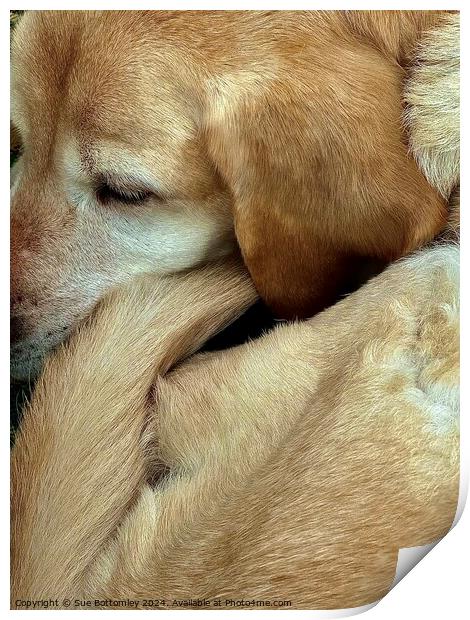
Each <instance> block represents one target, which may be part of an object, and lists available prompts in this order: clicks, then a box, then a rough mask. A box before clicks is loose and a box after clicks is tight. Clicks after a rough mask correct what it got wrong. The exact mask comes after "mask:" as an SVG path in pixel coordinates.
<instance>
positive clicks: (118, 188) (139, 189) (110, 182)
mask: <svg viewBox="0 0 470 620" xmlns="http://www.w3.org/2000/svg"><path fill="white" fill-rule="evenodd" d="M95 188H96V189H95V191H96V194H97V196H98V198H100V197H101V200H100V201H101V202H106V201H107V200H106V199H103V197H105V196H106V195H108V198H109V199H113V198H114V199H116V200H119V199H121V200H122V201H123V202H139V201H142V200H145V199H146V198H148V197H150V196H152V197H153V198H156V199H157V200H163V199H164V197H163V195H162V194H161V193H160V192H158V191H156V189H155V188H154V187H151V186H150V185H149V184H148V183H145V182H143V181H142V180H141V179H139V180H138V179H137V178H135V177H124V176H121V175H119V176H118V175H116V174H109V173H102V174H100V175H99V176H98V177H97V179H96V181H95Z"/></svg>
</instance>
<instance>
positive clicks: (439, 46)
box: [405, 15, 460, 197]
mask: <svg viewBox="0 0 470 620" xmlns="http://www.w3.org/2000/svg"><path fill="white" fill-rule="evenodd" d="M405 100H406V102H407V104H408V109H407V113H406V116H405V120H406V122H407V126H408V130H409V134H410V146H411V151H412V153H413V155H414V156H415V157H416V159H417V161H418V163H419V165H420V166H421V169H422V170H423V172H424V174H425V175H426V177H427V178H428V179H429V181H430V183H431V184H432V185H434V186H435V187H437V188H438V189H439V191H440V192H441V193H442V194H443V195H444V196H446V197H448V196H449V194H450V192H451V191H452V189H453V188H454V187H455V185H456V184H457V183H458V182H459V179H460V17H459V15H451V16H448V17H447V19H446V22H445V23H444V24H443V25H441V26H439V28H436V29H435V30H433V31H431V32H429V33H427V34H426V36H425V37H424V39H423V40H422V41H421V42H420V45H419V48H418V51H417V53H416V57H415V59H414V69H413V71H412V73H411V76H410V79H409V81H408V83H407V85H406V88H405Z"/></svg>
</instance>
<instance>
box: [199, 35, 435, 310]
mask: <svg viewBox="0 0 470 620" xmlns="http://www.w3.org/2000/svg"><path fill="white" fill-rule="evenodd" d="M335 53H336V54H338V53H341V52H338V51H337V50H336V51H335ZM343 56H344V57H343ZM343 56H340V58H341V62H340V63H338V60H337V58H332V59H331V60H329V59H328V58H325V57H322V59H321V61H320V62H318V61H316V59H315V58H314V57H312V59H309V63H304V64H302V65H301V66H300V68H299V66H297V65H298V64H299V63H296V65H295V66H292V67H289V66H288V65H287V64H286V63H284V66H285V67H286V68H285V69H284V70H283V72H282V71H280V70H279V71H280V72H279V74H278V75H277V76H275V77H273V76H272V75H271V76H270V77H269V78H263V76H262V75H254V76H252V77H251V79H249V76H248V77H247V74H246V73H242V72H240V73H239V75H240V76H242V77H237V74H235V75H232V76H230V77H227V76H224V79H223V80H218V81H217V80H214V81H213V82H212V86H211V87H212V91H211V93H210V96H209V101H210V103H209V106H208V108H209V109H208V116H207V119H206V131H207V144H208V150H209V155H210V157H211V158H212V160H213V162H214V164H215V166H216V168H217V170H218V172H219V173H220V175H221V176H222V178H223V179H224V181H225V183H226V184H227V185H228V187H229V188H230V190H231V192H232V194H233V201H234V206H233V209H234V221H235V232H236V236H237V239H238V243H239V245H240V248H241V251H242V254H243V257H244V260H245V262H246V265H247V267H248V269H249V271H250V273H251V276H252V278H253V280H254V282H255V285H256V287H257V289H258V292H259V293H260V295H261V296H262V297H263V298H264V300H265V301H266V302H267V303H268V305H270V306H271V308H272V309H273V310H274V312H275V313H277V314H278V315H280V316H282V317H286V318H290V317H293V316H299V317H305V316H311V315H312V314H314V313H315V312H317V311H319V310H321V309H323V308H324V307H325V306H327V305H329V304H330V303H332V302H333V301H334V300H335V299H336V298H337V295H338V293H339V292H341V290H343V289H344V288H345V287H347V285H348V280H349V278H350V277H351V276H354V272H355V270H356V269H357V267H358V264H359V263H360V262H361V261H363V260H367V259H368V258H372V259H379V260H381V261H390V260H393V259H395V258H397V257H399V256H401V255H402V254H403V253H405V252H407V251H409V250H411V249H413V248H415V247H417V245H419V244H420V243H422V242H424V241H427V240H428V239H430V238H432V237H433V236H434V235H435V234H436V232H437V231H438V230H439V229H440V228H441V227H442V225H443V221H444V215H445V209H444V202H443V200H442V198H440V197H439V195H438V194H437V192H435V191H434V190H433V189H432V188H431V187H430V186H429V184H428V183H427V182H426V180H425V179H424V177H423V175H422V174H421V173H420V172H419V170H418V168H417V166H416V163H415V162H414V160H413V159H411V158H410V157H408V155H407V149H406V146H405V145H404V141H403V136H402V133H401V123H400V114H401V111H402V106H401V80H402V77H403V76H402V71H401V69H400V68H399V67H398V66H397V65H395V64H393V63H391V62H389V61H387V60H386V59H385V58H384V57H382V56H381V54H380V53H379V52H378V51H376V50H372V49H368V48H366V47H365V46H364V45H362V44H361V46H360V47H358V49H356V48H352V49H349V54H344V55H343ZM315 63H316V66H315ZM307 65H308V69H307V68H306V67H307Z"/></svg>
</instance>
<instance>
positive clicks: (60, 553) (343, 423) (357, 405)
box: [12, 246, 458, 608]
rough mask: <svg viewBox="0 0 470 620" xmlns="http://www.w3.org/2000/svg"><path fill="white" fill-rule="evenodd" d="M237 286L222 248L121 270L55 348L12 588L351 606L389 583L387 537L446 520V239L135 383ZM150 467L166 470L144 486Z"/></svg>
mask: <svg viewBox="0 0 470 620" xmlns="http://www.w3.org/2000/svg"><path fill="white" fill-rule="evenodd" d="M152 284H153V285H152ZM252 298H253V292H252V289H251V287H250V285H249V283H248V281H247V280H246V279H243V278H241V275H240V274H239V273H237V272H229V271H225V270H223V271H218V272H214V273H211V272H208V271H205V272H202V273H197V272H196V273H193V274H192V275H191V276H188V277H187V278H183V279H179V280H178V279H175V280H172V281H171V280H170V279H169V280H168V281H164V282H163V283H161V284H157V285H156V284H155V282H154V283H152V282H150V286H149V283H147V284H146V285H145V286H144V285H141V284H139V285H134V287H131V288H130V289H129V290H127V291H124V292H121V293H116V294H115V295H114V296H113V297H112V298H111V299H108V301H107V302H105V303H104V304H103V305H102V306H101V308H100V310H99V311H98V315H97V316H96V317H95V319H94V320H93V322H92V323H91V325H89V326H87V327H85V328H83V329H82V330H81V331H80V333H79V334H78V335H77V336H76V337H74V338H73V339H72V341H71V343H70V344H69V345H68V346H67V347H66V348H65V349H63V350H62V351H61V352H60V353H59V354H58V355H57V356H55V357H54V358H53V359H52V360H51V361H50V362H49V364H48V365H47V367H46V371H45V373H44V375H43V377H42V380H41V381H40V384H39V386H38V388H37V389H36V392H35V395H34V398H33V402H32V404H31V406H30V408H29V410H28V411H27V413H26V417H25V420H24V423H23V425H22V429H21V433H20V436H19V438H18V440H17V443H16V445H15V448H14V451H13V457H12V513H13V521H12V535H13V540H12V579H13V585H12V605H13V606H14V605H15V601H16V600H17V599H32V600H36V599H41V598H48V597H52V598H57V597H58V598H59V599H61V598H63V597H68V598H71V599H75V598H83V599H92V600H94V599H96V598H99V599H106V598H111V599H122V598H134V599H135V598H139V599H144V598H153V599H166V600H168V601H172V600H173V599H174V598H176V599H188V598H193V599H194V598H209V599H215V598H221V599H223V600H224V601H225V600H226V599H242V598H243V599H252V598H254V599H259V600H269V601H274V600H278V599H284V600H291V601H292V605H293V607H295V608H335V607H353V606H358V605H362V604H365V603H368V602H371V601H373V600H376V599H377V598H379V597H381V596H383V595H384V594H385V593H386V592H387V590H388V588H389V587H390V584H391V582H392V581H393V577H394V572H395V563H396V557H397V551H398V549H399V548H400V547H408V546H415V545H421V544H425V543H428V542H430V541H432V540H435V539H436V538H438V537H440V536H443V535H444V534H445V533H446V531H447V530H448V528H449V526H450V524H451V522H452V519H453V515H454V511H455V506H456V501H457V495H458V417H457V406H458V398H457V393H458V389H457V388H458V386H457V382H458V251H457V249H456V248H453V247H452V246H449V247H445V246H442V247H437V248H435V249H431V250H427V251H424V252H423V253H422V254H421V255H417V256H416V257H412V258H410V259H408V261H405V262H403V263H398V264H397V265H395V266H393V267H391V268H389V269H388V270H387V271H386V272H384V273H383V274H382V275H381V276H379V277H378V278H376V279H375V280H374V281H372V282H371V283H369V284H368V285H366V287H365V288H364V289H362V290H361V291H359V292H357V293H355V294H354V295H352V296H350V297H349V298H347V299H346V300H344V301H343V302H341V303H340V304H337V305H336V306H334V307H333V308H331V309H329V310H328V311H325V312H324V313H322V314H320V315H317V317H315V318H314V319H311V320H310V321H307V322H305V323H302V324H292V325H286V326H283V327H280V328H278V329H276V330H275V331H274V332H272V333H270V334H267V335H266V336H264V337H263V338H262V339H260V340H257V341H255V342H253V343H249V344H246V345H243V346H241V347H238V348H235V349H232V350H230V351H226V352H223V353H214V354H202V355H199V356H197V357H195V358H193V359H192V360H190V361H189V362H188V363H187V364H184V365H183V366H182V367H181V368H180V369H176V370H174V371H173V372H171V373H170V374H168V375H167V376H164V377H163V376H162V377H161V378H160V379H158V381H157V387H156V391H155V401H154V402H153V404H149V403H148V401H147V393H148V390H149V388H150V386H151V384H152V381H153V378H154V376H155V374H161V373H164V372H165V370H166V369H167V368H168V366H169V365H170V364H171V363H172V362H175V361H177V360H178V359H179V358H180V357H181V356H182V355H185V354H186V353H187V352H188V350H191V349H193V348H195V347H196V346H198V344H199V343H200V339H201V338H203V337H207V336H208V335H209V334H210V333H211V332H212V331H213V330H214V329H215V328H217V327H219V326H220V324H221V323H222V322H224V321H225V320H226V319H227V318H229V317H230V316H233V315H235V314H236V313H238V312H240V311H241V310H242V309H243V307H244V306H245V305H246V303H247V302H248V301H249V300H250V299H252ZM364 321H366V322H367V329H364ZM198 326H199V328H198ZM182 343H183V344H182ZM150 467H151V468H152V471H149V468H150ZM154 470H155V471H157V472H158V471H160V472H162V471H165V472H166V475H165V476H164V477H163V478H162V479H160V480H157V482H156V486H155V487H154V488H153V489H152V488H151V487H150V486H149V485H148V484H147V483H146V482H145V479H146V476H147V478H149V477H152V478H155V471H154Z"/></svg>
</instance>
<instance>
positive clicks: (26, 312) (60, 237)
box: [11, 11, 447, 378]
mask: <svg viewBox="0 0 470 620" xmlns="http://www.w3.org/2000/svg"><path fill="white" fill-rule="evenodd" d="M446 19H447V14H446V12H442V11H391V12H381V11H365V12H360V11H359V12H357V11H301V12H298V11H264V12H263V11H235V12H230V11H215V12H213V11H196V12H191V11H189V12H188V11H169V12H166V11H154V12H152V11H150V12H138V11H44V12H43V11H31V12H26V14H25V16H24V17H23V18H22V19H21V20H20V23H19V24H18V26H17V29H16V31H15V35H14V39H13V43H12V119H13V123H14V126H15V128H16V131H17V132H19V136H20V138H21V139H22V141H23V145H24V154H23V156H22V157H21V158H20V160H19V162H18V164H17V165H16V167H15V170H14V172H13V196H12V228H11V240H12V247H11V251H12V316H13V324H12V326H13V328H14V330H13V331H14V340H15V342H14V346H13V349H12V362H13V363H12V370H13V374H14V375H15V376H17V377H18V378H25V377H26V378H28V377H29V376H30V375H32V374H36V373H37V372H38V371H39V369H40V366H41V362H42V359H43V357H44V354H45V353H46V352H47V351H48V350H50V349H52V348H53V347H54V346H56V345H57V344H58V343H59V342H60V341H61V340H63V339H64V337H66V336H68V335H69V334H70V332H71V331H72V329H73V328H75V327H76V325H77V324H78V323H79V322H80V321H81V320H83V318H84V317H85V316H86V315H87V314H88V313H89V312H90V310H91V308H92V307H93V306H94V304H95V303H96V302H97V301H98V300H99V299H100V298H101V297H102V296H103V295H104V294H105V293H106V292H107V291H108V290H110V289H111V288H112V287H113V286H115V285H116V284H122V283H124V282H126V281H129V280H130V279H131V278H133V277H134V276H135V275H138V274H141V273H145V272H148V271H152V272H155V273H162V274H165V273H173V272H175V271H180V270H182V269H186V268H192V267H195V266H197V265H198V264H200V263H205V262H207V261H208V260H211V259H214V258H218V257H220V256H223V255H227V254H228V253H230V252H231V251H232V247H233V245H234V243H235V239H236V241H237V242H238V245H239V246H240V248H241V250H242V253H243V257H244V261H245V264H246V265H247V267H248V270H249V272H250V275H251V276H252V278H253V280H254V282H255V285H256V287H257V290H258V292H259V294H260V295H261V296H262V297H263V298H264V300H265V301H266V302H267V303H268V304H269V305H270V306H271V307H272V308H273V309H274V311H275V312H276V313H277V314H278V315H280V316H284V317H292V316H298V317H306V316H312V315H313V314H314V313H315V312H317V311H318V310H321V309H322V308H324V307H325V306H327V305H328V304H331V303H332V302H333V301H334V300H335V299H336V298H337V297H338V294H339V293H341V292H342V291H343V289H344V288H346V287H347V286H348V284H349V280H350V278H351V277H353V276H354V275H355V274H356V272H357V271H358V270H359V269H361V268H362V265H363V263H364V262H365V263H367V262H369V261H373V262H376V261H377V262H379V263H382V264H383V263H387V262H388V261H391V260H394V259H396V258H398V257H400V256H402V255H404V254H406V253H407V252H409V251H411V250H413V249H415V248H416V247H418V246H419V245H421V244H423V243H425V242H427V241H429V240H430V239H431V238H433V237H434V235H435V234H437V233H438V232H439V230H440V229H441V228H442V227H443V225H444V222H445V216H446V208H445V201H444V199H443V198H442V196H440V195H439V193H438V192H437V191H436V190H435V189H433V188H432V187H431V186H430V185H429V184H428V183H427V181H426V179H425V177H424V176H423V175H422V173H421V172H420V171H419V169H418V166H417V165H416V163H415V161H414V159H413V158H412V157H410V156H409V154H408V152H407V146H406V137H405V135H404V132H403V131H402V123H401V113H402V94H403V93H402V91H403V80H404V79H405V78H406V67H407V66H409V63H410V59H411V57H412V53H413V50H414V48H415V47H416V45H417V44H418V42H419V41H420V40H421V37H422V34H423V32H425V31H427V30H429V29H430V28H433V27H435V26H436V25H438V24H439V23H441V22H442V21H443V20H444V21H445V20H446ZM182 42H184V44H182ZM116 177H117V178H116ZM110 179H114V180H113V181H112V183H113V186H114V188H115V189H118V190H125V191H126V192H127V193H128V194H130V195H131V196H132V195H134V196H135V195H140V194H139V192H142V191H146V192H148V196H147V197H146V198H145V200H144V199H142V200H140V201H139V200H138V201H137V202H135V203H133V204H126V203H125V202H124V203H123V202H122V201H119V200H117V201H116V200H115V199H107V200H103V199H100V197H102V191H101V186H102V184H103V180H106V182H107V184H108V185H109V182H110ZM267 232H269V234H267Z"/></svg>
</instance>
